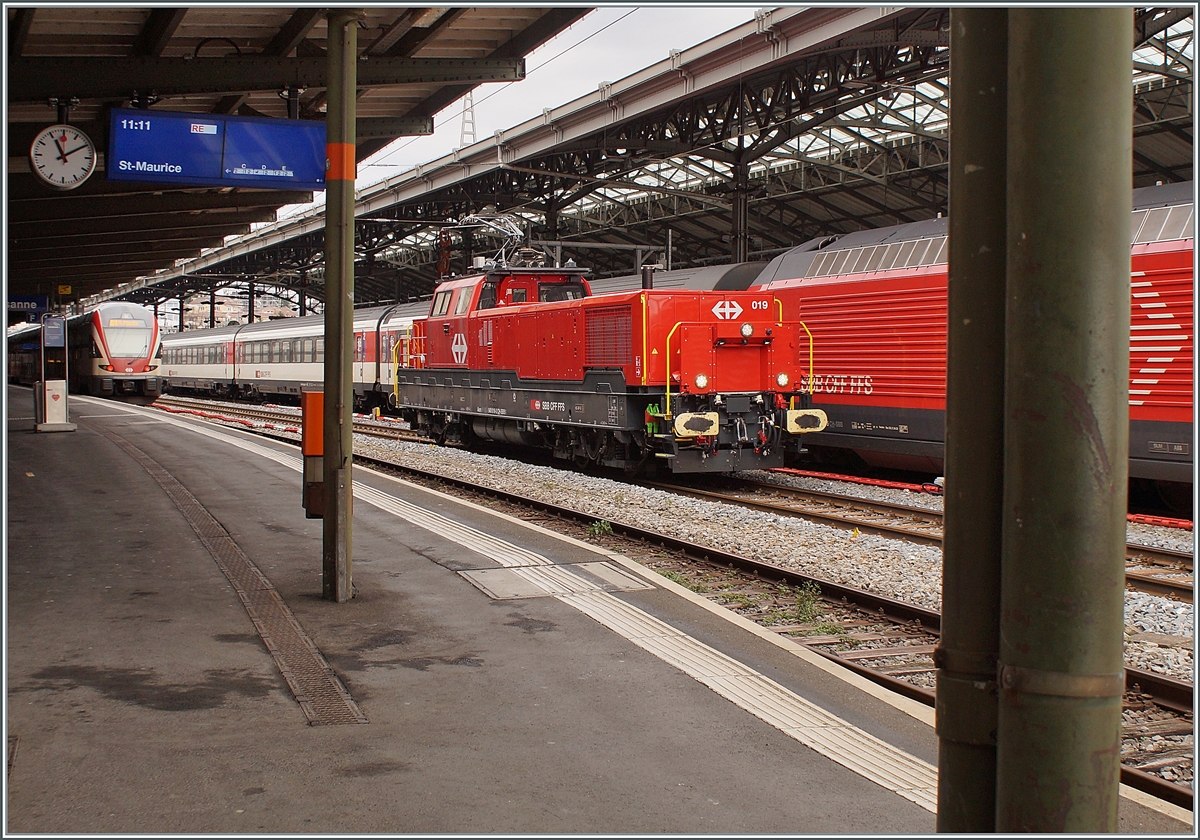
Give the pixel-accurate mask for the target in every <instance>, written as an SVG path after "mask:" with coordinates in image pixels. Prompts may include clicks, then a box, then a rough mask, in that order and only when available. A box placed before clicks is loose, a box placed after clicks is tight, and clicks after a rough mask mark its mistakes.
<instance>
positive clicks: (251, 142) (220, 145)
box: [105, 108, 325, 190]
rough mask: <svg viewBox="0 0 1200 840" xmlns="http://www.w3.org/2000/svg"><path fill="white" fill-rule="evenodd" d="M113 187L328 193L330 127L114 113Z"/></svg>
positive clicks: (110, 161) (249, 119)
mask: <svg viewBox="0 0 1200 840" xmlns="http://www.w3.org/2000/svg"><path fill="white" fill-rule="evenodd" d="M105 170H106V172H107V175H108V179H109V180H110V181H146V182H151V183H156V184H186V185H191V186H214V187H234V186H245V187H251V186H252V187H258V188H266V189H280V190H323V189H325V123H324V122H318V121H314V120H274V119H266V118H262V117H234V116H226V115H223V114H199V113H186V112H178V111H154V110H129V109H124V108H114V109H113V110H112V112H111V115H110V117H109V135H108V157H107V158H106V161H105Z"/></svg>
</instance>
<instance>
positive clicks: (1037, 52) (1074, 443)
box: [996, 7, 1133, 832]
mask: <svg viewBox="0 0 1200 840" xmlns="http://www.w3.org/2000/svg"><path fill="white" fill-rule="evenodd" d="M1008 14H1009V40H1008V50H1009V53H1008V54H1009V76H1008V91H1009V97H1008V141H1009V146H1008V149H1009V152H1008V249H1007V251H1008V284H1007V285H1008V292H1007V293H1008V306H1007V312H1006V318H1007V325H1006V329H1007V351H1006V366H1007V367H1006V376H1005V404H1004V409H1005V417H1004V436H1005V458H1004V524H1003V572H1002V575H1001V578H1002V579H1001V597H1000V604H1001V617H1000V670H999V681H1000V710H999V721H998V727H997V742H998V743H997V764H996V767H997V782H996V829H997V830H999V831H1004V832H1009V831H1013V832H1016V831H1021V832H1111V831H1115V830H1116V827H1117V801H1118V790H1119V779H1120V745H1121V692H1122V687H1123V684H1124V680H1123V679H1122V670H1123V668H1122V656H1121V641H1122V626H1123V599H1124V545H1125V511H1126V480H1127V473H1128V444H1129V440H1128V436H1129V407H1128V387H1129V385H1128V383H1129V224H1130V206H1131V201H1132V196H1131V186H1132V151H1133V149H1132V137H1133V126H1132V108H1131V107H1130V101H1129V95H1130V94H1129V79H1130V76H1129V73H1130V64H1129V61H1130V58H1129V55H1130V53H1129V50H1130V44H1132V43H1133V32H1132V30H1133V12H1132V10H1131V9H1129V8H1124V9H1122V8H1113V7H1109V8H1028V7H1017V8H1012V9H1010V10H1009V13H1008Z"/></svg>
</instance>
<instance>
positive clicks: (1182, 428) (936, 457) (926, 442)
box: [794, 393, 1192, 484]
mask: <svg viewBox="0 0 1200 840" xmlns="http://www.w3.org/2000/svg"><path fill="white" fill-rule="evenodd" d="M821 397H822V395H821V394H819V393H818V394H817V395H816V397H815V399H814V401H813V407H814V408H820V409H823V410H824V411H825V413H826V414H827V415H828V416H829V427H828V428H827V429H826V430H825V431H823V432H816V433H814V434H810V435H805V436H804V439H803V441H802V443H803V444H804V445H806V446H826V447H830V448H834V449H853V450H861V451H864V452H879V453H889V454H904V455H914V456H920V457H924V458H929V459H931V460H933V461H936V462H939V463H940V462H941V461H942V449H943V442H944V440H945V432H946V414H945V412H943V411H935V410H930V409H916V408H894V407H890V406H863V405H851V404H843V403H829V402H823V401H822V400H821ZM1191 440H1192V424H1190V423H1168V422H1161V421H1151V420H1132V421H1130V423H1129V475H1130V477H1132V478H1146V479H1152V480H1155V481H1179V482H1186V483H1189V484H1190V483H1191V481H1192V452H1191ZM794 445H798V443H796V444H794Z"/></svg>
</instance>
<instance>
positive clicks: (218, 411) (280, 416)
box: [153, 396, 430, 443]
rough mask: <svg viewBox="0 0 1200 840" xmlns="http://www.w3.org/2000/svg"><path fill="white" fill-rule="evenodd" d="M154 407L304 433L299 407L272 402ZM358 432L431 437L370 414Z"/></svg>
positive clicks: (161, 402) (168, 402)
mask: <svg viewBox="0 0 1200 840" xmlns="http://www.w3.org/2000/svg"><path fill="white" fill-rule="evenodd" d="M153 406H154V407H155V408H161V409H164V410H166V411H175V412H182V413H190V414H196V415H198V416H201V417H209V418H215V419H222V418H231V419H235V420H245V421H247V422H248V423H250V424H252V425H257V424H262V427H263V428H265V429H266V430H267V431H277V432H291V433H294V434H299V433H300V412H299V409H288V408H285V407H282V406H272V405H262V406H249V405H246V406H243V405H232V404H229V403H221V404H220V405H219V407H214V406H213V404H212V402H211V401H210V400H204V399H197V398H194V397H174V396H171V397H166V396H164V397H159V398H158V399H157V400H155V401H154V403H153ZM354 431H356V432H360V433H361V434H365V435H374V436H375V437H382V438H389V439H391V440H409V441H414V442H418V443H428V442H430V441H429V438H427V437H425V436H424V435H421V434H418V433H417V432H413V431H410V430H409V429H407V428H405V427H403V426H401V425H399V424H398V423H397V422H395V421H392V420H376V419H374V418H372V417H370V416H368V415H361V414H356V415H355V416H354Z"/></svg>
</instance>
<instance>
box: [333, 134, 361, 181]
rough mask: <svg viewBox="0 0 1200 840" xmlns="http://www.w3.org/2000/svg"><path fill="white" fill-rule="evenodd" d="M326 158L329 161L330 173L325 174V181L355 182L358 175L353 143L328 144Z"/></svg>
mask: <svg viewBox="0 0 1200 840" xmlns="http://www.w3.org/2000/svg"><path fill="white" fill-rule="evenodd" d="M325 158H326V160H328V161H329V171H328V172H326V173H325V181H326V183H328V182H329V181H353V180H354V179H355V177H356V176H357V175H358V170H357V169H356V167H355V165H354V144H353V143H326V144H325Z"/></svg>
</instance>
